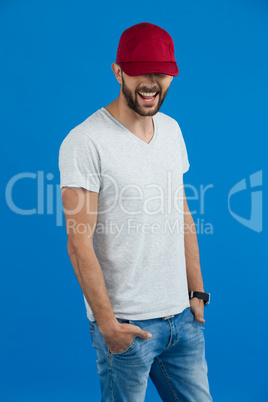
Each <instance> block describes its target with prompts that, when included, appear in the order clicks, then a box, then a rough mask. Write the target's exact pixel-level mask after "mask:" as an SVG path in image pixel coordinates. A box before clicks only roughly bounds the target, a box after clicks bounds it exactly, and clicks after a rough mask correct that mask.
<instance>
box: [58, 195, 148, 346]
mask: <svg viewBox="0 0 268 402" xmlns="http://www.w3.org/2000/svg"><path fill="white" fill-rule="evenodd" d="M61 191H62V203H63V207H64V213H65V224H66V231H67V235H68V243H67V250H68V254H69V257H70V260H71V263H72V266H73V269H74V272H75V275H76V277H77V280H78V282H79V284H80V287H81V289H82V291H83V293H84V295H85V298H86V299H87V301H88V304H89V305H90V308H91V310H92V312H93V314H94V317H95V318H96V321H97V324H98V327H99V330H100V332H101V334H102V335H103V337H104V341H105V343H106V345H107V347H108V349H109V350H110V351H111V352H112V353H119V352H122V351H123V350H126V349H127V348H128V347H129V346H130V344H131V343H132V341H133V339H134V338H135V336H139V337H141V338H144V339H150V337H151V336H152V334H151V333H149V332H148V331H145V330H143V329H141V328H140V327H138V326H136V325H132V324H121V323H119V321H118V320H117V318H116V317H115V315H114V313H113V309H112V305H111V302H110V299H109V295H108V292H107V288H106V284H105V281H104V277H103V273H102V270H101V267H100V264H99V262H98V259H97V257H96V254H95V252H94V248H93V235H94V231H95V228H96V223H97V212H98V193H97V192H93V191H89V190H86V189H84V188H82V187H67V188H66V187H63V188H62V190H61Z"/></svg>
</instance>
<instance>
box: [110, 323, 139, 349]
mask: <svg viewBox="0 0 268 402" xmlns="http://www.w3.org/2000/svg"><path fill="white" fill-rule="evenodd" d="M117 320H118V321H119V322H120V324H131V321H130V320H126V319H123V318H117ZM135 342H136V337H135V338H134V339H133V341H132V343H131V344H130V345H129V346H128V347H127V348H126V349H125V350H122V352H117V353H114V352H111V351H110V350H109V349H108V347H107V345H106V343H105V342H104V343H105V347H106V350H107V353H109V354H110V356H117V355H124V354H127V353H129V352H131V351H132V350H133V348H134V346H135Z"/></svg>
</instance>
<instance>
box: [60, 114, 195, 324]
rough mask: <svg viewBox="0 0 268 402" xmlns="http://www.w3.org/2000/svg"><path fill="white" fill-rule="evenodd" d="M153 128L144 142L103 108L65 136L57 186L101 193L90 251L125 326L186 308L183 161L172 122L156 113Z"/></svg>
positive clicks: (178, 133) (184, 153) (182, 145)
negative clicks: (92, 249) (148, 140)
mask: <svg viewBox="0 0 268 402" xmlns="http://www.w3.org/2000/svg"><path fill="white" fill-rule="evenodd" d="M153 122H154V136H153V138H152V140H151V141H150V142H149V143H148V144H147V143H146V142H145V141H143V140H141V139H140V138H138V137H137V136H136V135H135V134H133V133H132V132H131V131H130V130H128V129H127V128H126V127H125V126H124V125H123V124H121V123H120V122H119V121H118V120H117V119H116V118H115V117H114V116H112V114H111V113H110V112H108V110H107V109H105V108H104V107H102V108H101V109H98V110H97V111H96V112H95V113H93V114H92V115H91V116H89V117H88V118H87V119H86V120H85V121H83V122H82V123H81V124H79V125H77V126H76V127H75V128H73V129H72V130H71V131H70V132H69V133H68V135H67V136H66V137H65V138H64V140H63V141H62V143H61V146H60V152H59V170H60V188H62V187H83V188H85V189H87V190H90V191H94V192H98V193H99V199H98V217H97V225H96V229H95V233H94V237H93V245H94V250H95V254H96V256H97V258H98V261H99V263H100V266H101V269H102V272H103V275H104V280H105V284H106V287H107V291H108V294H109V298H110V301H111V305H112V308H113V312H114V314H115V316H116V317H117V318H125V319H129V320H144V319H150V318H158V317H163V316H168V315H172V314H177V313H180V312H182V311H183V310H184V309H185V308H186V307H188V306H190V303H189V296H188V285H187V276H186V265H185V254H184V227H183V223H184V215H183V198H182V196H183V187H182V185H183V173H185V172H186V171H187V170H188V169H189V166H190V165H189V161H188V155H187V151H186V146H185V142H184V139H183V136H182V133H181V130H180V127H179V125H178V123H177V121H176V120H175V119H173V118H171V117H169V116H168V115H166V114H164V113H162V112H158V113H156V114H155V115H154V116H153ZM83 296H84V301H85V305H86V310H87V317H88V318H89V319H90V320H95V317H94V315H93V312H92V310H91V308H90V306H89V304H88V302H87V300H86V298H85V295H83Z"/></svg>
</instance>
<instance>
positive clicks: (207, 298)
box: [189, 290, 210, 305]
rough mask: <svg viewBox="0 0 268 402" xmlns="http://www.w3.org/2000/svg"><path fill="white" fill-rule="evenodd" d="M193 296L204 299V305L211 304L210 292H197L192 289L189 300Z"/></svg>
mask: <svg viewBox="0 0 268 402" xmlns="http://www.w3.org/2000/svg"><path fill="white" fill-rule="evenodd" d="M193 297H197V298H198V299H203V300H204V305H206V304H209V302H210V293H203V292H195V291H193V290H191V291H190V292H189V300H190V299H192V298H193Z"/></svg>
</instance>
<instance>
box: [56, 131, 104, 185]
mask: <svg viewBox="0 0 268 402" xmlns="http://www.w3.org/2000/svg"><path fill="white" fill-rule="evenodd" d="M59 171H60V188H62V187H83V188H85V189H86V190H90V191H94V192H97V193H99V191H100V186H101V169H100V158H99V154H98V151H97V149H96V146H95V144H94V143H93V142H92V141H91V139H90V138H89V137H88V136H87V135H86V134H85V133H82V132H80V131H70V133H69V134H68V135H67V136H66V137H65V139H64V140H63V142H62V143H61V146H60V150H59Z"/></svg>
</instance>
